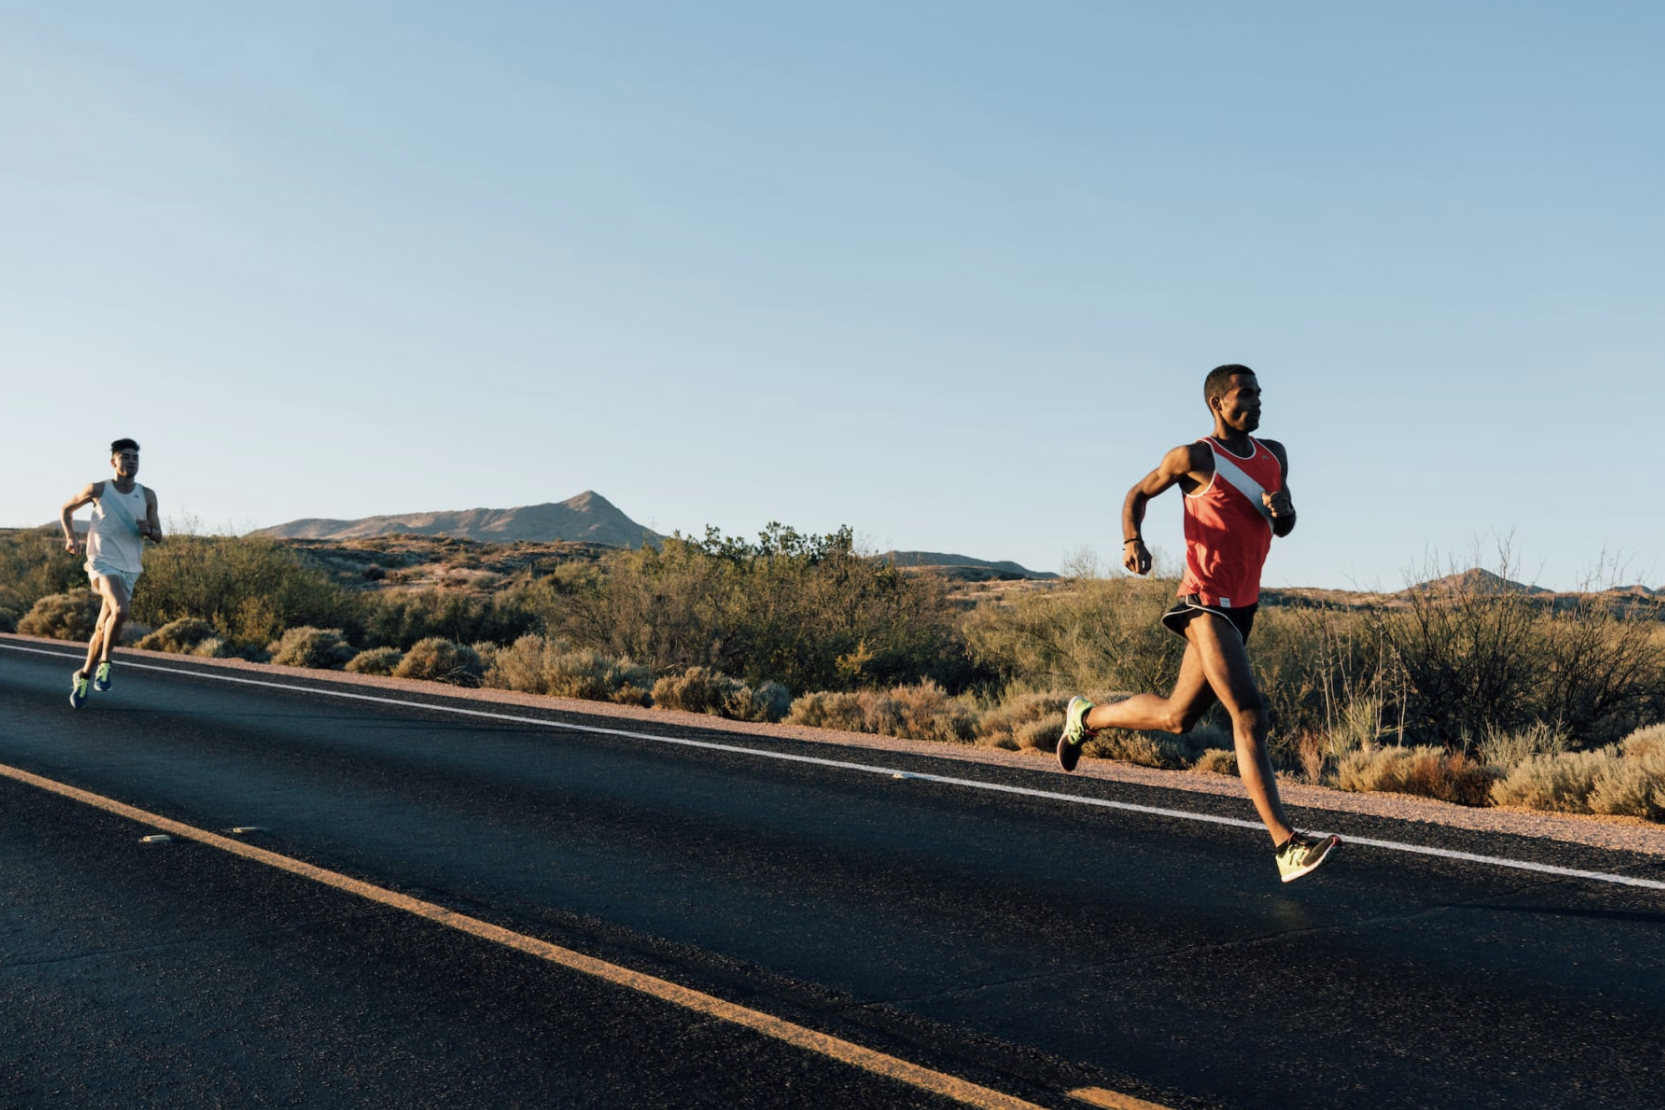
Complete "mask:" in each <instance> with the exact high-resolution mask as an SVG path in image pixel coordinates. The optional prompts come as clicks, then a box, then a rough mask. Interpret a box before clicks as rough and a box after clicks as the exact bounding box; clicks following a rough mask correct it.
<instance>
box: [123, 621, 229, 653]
mask: <svg viewBox="0 0 1665 1110" xmlns="http://www.w3.org/2000/svg"><path fill="white" fill-rule="evenodd" d="M217 636H218V634H217V633H216V632H215V629H214V626H213V625H212V624H211V623H209V622H208V621H205V620H202V619H200V618H198V617H180V618H179V619H178V620H176V621H169V622H168V623H167V624H164V625H163V626H162V627H161V628H158V629H157V630H156V631H154V632H152V633H151V634H150V635H148V636H145V637H144V638H143V639H141V640H140V641H139V642H138V644H137V645H135V646H137V647H140V648H143V649H144V650H146V651H168V652H173V653H174V654H176V655H188V654H190V653H191V652H194V651H196V649H197V646H198V645H199V644H201V643H202V642H203V641H205V640H209V639H214V638H217Z"/></svg>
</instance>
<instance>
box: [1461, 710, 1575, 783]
mask: <svg viewBox="0 0 1665 1110" xmlns="http://www.w3.org/2000/svg"><path fill="white" fill-rule="evenodd" d="M1477 747H1478V750H1479V752H1480V757H1481V758H1482V759H1484V760H1485V761H1486V762H1487V763H1488V764H1490V765H1491V766H1493V767H1496V768H1498V769H1500V770H1502V771H1505V772H1507V771H1509V770H1510V769H1511V768H1513V767H1517V766H1519V765H1520V764H1521V763H1522V762H1524V761H1525V760H1528V759H1531V758H1532V757H1533V756H1539V755H1559V754H1560V753H1561V752H1564V751H1568V750H1569V749H1571V747H1572V737H1571V736H1568V735H1567V733H1566V730H1564V729H1561V728H1558V727H1556V726H1554V725H1551V724H1549V723H1547V722H1544V721H1533V722H1532V723H1531V724H1528V725H1526V726H1524V727H1521V728H1516V729H1512V730H1511V729H1500V728H1497V727H1495V726H1492V725H1487V726H1486V730H1485V732H1483V733H1482V734H1481V736H1480V741H1479V743H1478V745H1477Z"/></svg>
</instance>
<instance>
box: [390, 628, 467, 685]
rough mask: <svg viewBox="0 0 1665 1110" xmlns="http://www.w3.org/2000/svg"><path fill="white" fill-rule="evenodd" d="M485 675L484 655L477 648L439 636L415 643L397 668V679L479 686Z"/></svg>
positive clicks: (395, 674)
mask: <svg viewBox="0 0 1665 1110" xmlns="http://www.w3.org/2000/svg"><path fill="white" fill-rule="evenodd" d="M483 674H484V671H483V669H482V668H481V666H480V657H479V656H478V655H476V654H474V649H473V648H471V647H469V646H468V645H466V644H459V643H454V642H452V641H451V640H446V639H442V638H440V637H438V636H431V637H429V638H428V639H426V640H418V641H417V642H416V643H414V644H412V645H411V648H410V650H409V651H407V652H405V657H404V658H403V659H401V660H399V665H398V666H397V667H395V668H394V669H393V675H394V677H395V678H420V679H424V680H426V681H429V682H444V683H448V684H450V685H452V686H478V685H480V678H481V676H482V675H483Z"/></svg>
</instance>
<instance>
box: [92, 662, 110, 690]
mask: <svg viewBox="0 0 1665 1110" xmlns="http://www.w3.org/2000/svg"><path fill="white" fill-rule="evenodd" d="M109 688H110V663H109V660H105V661H104V662H102V663H100V664H99V665H98V670H96V671H94V672H93V689H94V690H97V691H98V692H99V693H101V694H102V693H103V692H104V691H106V690H108V689H109Z"/></svg>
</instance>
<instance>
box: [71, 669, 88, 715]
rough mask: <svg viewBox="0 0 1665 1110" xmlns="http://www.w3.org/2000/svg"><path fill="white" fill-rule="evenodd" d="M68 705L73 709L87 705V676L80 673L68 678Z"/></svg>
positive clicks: (77, 672)
mask: <svg viewBox="0 0 1665 1110" xmlns="http://www.w3.org/2000/svg"><path fill="white" fill-rule="evenodd" d="M69 704H70V705H71V706H72V707H73V708H75V709H80V708H81V707H82V706H83V705H86V704H87V676H86V675H84V674H82V673H81V672H80V671H76V672H75V673H74V674H72V675H70V676H69Z"/></svg>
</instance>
